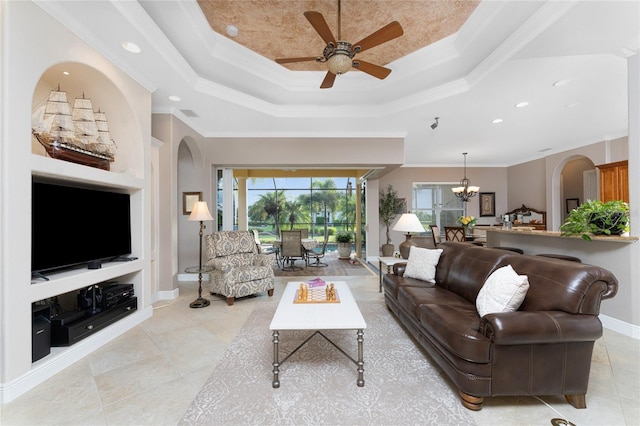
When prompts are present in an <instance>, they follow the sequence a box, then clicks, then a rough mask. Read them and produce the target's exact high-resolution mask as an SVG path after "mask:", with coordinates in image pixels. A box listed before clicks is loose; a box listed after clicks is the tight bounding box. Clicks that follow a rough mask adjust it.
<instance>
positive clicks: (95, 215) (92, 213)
mask: <svg viewBox="0 0 640 426" xmlns="http://www.w3.org/2000/svg"><path fill="white" fill-rule="evenodd" d="M130 203H131V201H130V196H129V194H121V193H116V192H110V191H104V190H97V189H86V188H77V187H73V186H67V185H64V184H57V183H56V184H54V183H45V182H38V181H35V180H34V181H33V182H32V202H31V271H32V272H36V273H43V272H52V271H54V270H60V269H66V268H72V267H77V266H83V265H84V264H87V263H88V262H90V261H95V260H101V261H102V260H111V259H113V258H116V257H118V256H126V255H128V254H130V253H131V210H130Z"/></svg>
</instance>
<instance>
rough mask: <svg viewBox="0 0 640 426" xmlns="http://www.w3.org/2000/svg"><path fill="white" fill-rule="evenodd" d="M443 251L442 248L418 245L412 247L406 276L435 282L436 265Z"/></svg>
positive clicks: (405, 272)
mask: <svg viewBox="0 0 640 426" xmlns="http://www.w3.org/2000/svg"><path fill="white" fill-rule="evenodd" d="M441 253H442V249H435V250H432V249H426V248H421V247H416V246H413V247H411V251H410V252H409V259H407V267H406V269H405V270H404V276H405V277H409V278H417V279H420V280H423V281H429V282H431V283H435V282H436V280H435V278H436V265H437V264H438V260H439V259H440V254H441Z"/></svg>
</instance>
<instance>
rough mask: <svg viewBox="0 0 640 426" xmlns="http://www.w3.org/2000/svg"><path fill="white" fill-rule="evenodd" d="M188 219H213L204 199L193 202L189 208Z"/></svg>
mask: <svg viewBox="0 0 640 426" xmlns="http://www.w3.org/2000/svg"><path fill="white" fill-rule="evenodd" d="M189 220H200V221H203V222H204V221H209V220H213V216H211V213H209V207H207V202H206V201H197V202H196V203H194V205H193V210H191V214H190V215H189Z"/></svg>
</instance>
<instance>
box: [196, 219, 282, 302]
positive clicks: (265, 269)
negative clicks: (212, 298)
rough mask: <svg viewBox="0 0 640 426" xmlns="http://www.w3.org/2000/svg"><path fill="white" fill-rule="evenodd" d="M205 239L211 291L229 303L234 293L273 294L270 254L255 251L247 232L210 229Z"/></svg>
mask: <svg viewBox="0 0 640 426" xmlns="http://www.w3.org/2000/svg"><path fill="white" fill-rule="evenodd" d="M205 240H206V244H207V266H209V267H210V268H212V270H211V271H210V272H209V274H210V277H211V281H210V283H209V285H210V288H211V294H221V295H223V296H225V297H226V298H227V305H229V306H231V305H233V301H234V299H235V298H236V297H243V296H249V295H251V294H256V293H260V292H262V291H266V292H267V293H268V294H269V296H273V284H274V281H275V279H274V278H273V256H268V255H264V254H259V253H258V249H257V247H256V242H255V239H254V237H253V234H252V233H251V232H249V231H220V232H214V233H212V234H208V235H206V236H205Z"/></svg>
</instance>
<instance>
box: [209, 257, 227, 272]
mask: <svg viewBox="0 0 640 426" xmlns="http://www.w3.org/2000/svg"><path fill="white" fill-rule="evenodd" d="M207 265H209V266H213V269H216V270H218V271H222V272H229V271H230V270H231V269H232V268H233V264H232V263H231V262H228V261H226V260H224V259H220V258H215V259H209V261H208V262H207Z"/></svg>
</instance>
